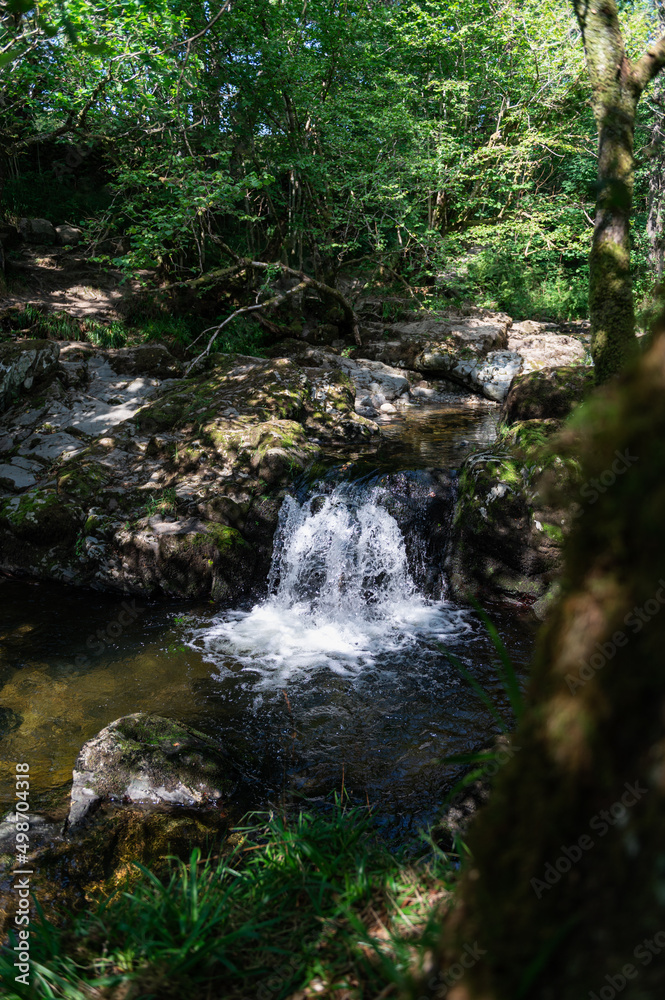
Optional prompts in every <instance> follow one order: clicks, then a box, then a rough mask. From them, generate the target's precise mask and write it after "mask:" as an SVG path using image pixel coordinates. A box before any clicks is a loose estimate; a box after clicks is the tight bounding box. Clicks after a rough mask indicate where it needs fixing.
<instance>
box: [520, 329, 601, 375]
mask: <svg viewBox="0 0 665 1000" xmlns="http://www.w3.org/2000/svg"><path fill="white" fill-rule="evenodd" d="M508 350H510V351H514V352H515V353H516V354H519V355H520V356H521V358H522V362H523V363H522V374H526V373H527V372H532V371H538V370H539V369H541V368H561V367H563V366H569V365H580V364H585V363H586V361H587V349H586V347H585V345H584V344H583V343H582V342H581V341H580V340H579V339H578V338H577V337H571V336H568V334H565V333H559V332H558V331H557V330H552V329H549V328H547V327H545V326H544V325H543V324H541V323H534V322H533V321H532V320H526V321H524V322H522V323H513V325H512V327H511V328H510V331H509V333H508Z"/></svg>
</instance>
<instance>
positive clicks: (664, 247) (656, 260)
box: [647, 0, 665, 284]
mask: <svg viewBox="0 0 665 1000" xmlns="http://www.w3.org/2000/svg"><path fill="white" fill-rule="evenodd" d="M655 6H656V11H657V13H658V21H659V23H660V27H661V30H664V29H665V2H664V0H655ZM652 101H653V105H654V121H653V128H652V130H651V143H650V146H651V151H652V155H651V162H650V165H649V202H648V205H649V214H648V216H647V235H648V237H649V242H650V244H651V253H650V259H651V266H652V267H653V270H654V273H655V275H656V281H657V282H658V283H659V284H660V282H661V281H662V280H663V271H664V270H665V232H664V225H665V147H664V143H665V86H664V85H663V81H662V78H661V77H658V79H657V80H656V85H655V87H654V93H653V95H652Z"/></svg>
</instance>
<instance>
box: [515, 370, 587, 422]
mask: <svg viewBox="0 0 665 1000" xmlns="http://www.w3.org/2000/svg"><path fill="white" fill-rule="evenodd" d="M594 384H595V381H594V372H593V368H588V367H585V366H580V365H572V366H564V367H558V368H545V369H543V370H541V371H533V372H528V373H526V374H523V375H518V376H517V378H516V379H515V380H514V382H513V384H512V386H511V389H510V392H509V393H508V396H507V398H506V402H505V405H504V410H503V417H504V420H505V422H506V423H507V424H512V423H515V422H516V421H518V420H547V419H555V420H562V419H564V418H565V417H567V416H568V414H569V413H570V411H571V410H572V408H573V407H574V406H576V405H577V404H578V403H580V402H581V401H582V400H583V399H584V397H585V396H587V395H588V394H589V393H590V392H591V390H592V389H593V387H594Z"/></svg>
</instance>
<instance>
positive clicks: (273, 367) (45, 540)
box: [0, 342, 377, 600]
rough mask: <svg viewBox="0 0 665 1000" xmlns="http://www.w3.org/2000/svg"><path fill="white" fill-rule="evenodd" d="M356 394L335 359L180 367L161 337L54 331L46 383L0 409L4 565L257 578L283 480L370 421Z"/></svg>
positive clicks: (146, 587)
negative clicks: (104, 338) (56, 354)
mask: <svg viewBox="0 0 665 1000" xmlns="http://www.w3.org/2000/svg"><path fill="white" fill-rule="evenodd" d="M28 343H29V344H30V345H31V346H30V352H32V353H34V351H33V347H32V345H33V344H34V343H35V342H28ZM51 347H53V348H54V349H55V350H56V351H57V345H49V348H51ZM12 349H14V350H18V348H15V347H14V345H12ZM23 353H25V352H23V351H22V350H18V358H19V366H22V367H21V371H22V370H23V367H25V364H26V362H25V361H21V358H22V357H23ZM30 356H32V354H31V355H30ZM26 370H27V369H26ZM354 396H355V390H354V386H353V383H352V382H351V381H350V379H349V377H348V376H347V374H346V373H345V372H344V371H342V370H339V369H334V370H330V371H327V370H326V371H323V370H317V371H316V372H315V373H312V376H311V377H310V376H309V375H308V373H307V372H306V371H305V370H303V369H302V368H300V367H299V366H297V365H295V364H294V363H293V362H291V361H289V360H287V359H286V358H283V357H282V358H277V359H274V360H265V359H261V358H248V357H242V356H239V355H234V356H229V355H227V356H224V357H222V359H221V360H219V361H218V362H217V364H216V365H215V367H214V368H212V369H211V370H210V371H208V372H205V373H203V374H200V375H198V376H196V377H194V378H182V372H181V367H180V365H179V363H178V362H177V361H176V360H175V359H174V358H173V357H172V356H171V355H170V353H169V352H168V351H167V349H166V348H165V347H163V346H162V345H147V346H145V347H138V348H126V349H122V350H107V351H103V350H98V349H95V348H94V347H92V346H91V345H88V344H80V343H78V342H71V343H68V342H63V343H62V344H61V352H60V360H59V363H58V365H57V366H56V367H55V368H54V369H53V371H52V372H51V376H50V384H48V385H46V387H45V388H44V387H42V389H40V392H39V394H34V393H33V396H32V398H30V399H27V400H26V402H25V403H23V404H21V405H17V404H15V405H14V406H12V407H11V408H10V409H9V410H8V411H7V413H6V415H5V416H4V419H3V424H4V433H3V434H2V435H0V568H4V569H7V570H11V571H23V572H26V573H29V574H30V575H33V576H37V577H41V578H45V579H55V580H61V581H64V582H70V583H77V584H81V585H85V586H93V587H96V588H99V589H112V590H116V591H117V590H119V591H122V592H125V593H137V594H138V593H150V594H158V593H162V594H166V595H169V596H187V597H203V596H211V597H213V598H215V599H222V600H227V599H228V600H235V599H237V598H239V597H240V596H242V595H243V594H244V593H246V592H247V590H248V589H252V588H255V587H256V581H257V579H258V580H263V579H265V577H266V574H267V570H268V566H269V562H270V551H271V544H272V535H273V532H274V529H275V526H276V521H277V513H278V509H279V505H280V501H281V496H282V493H281V492H280V491H282V490H283V489H284V487H285V486H286V485H287V484H288V483H289V482H290V481H291V479H292V478H293V477H294V476H297V475H298V474H300V472H301V471H302V470H303V469H304V467H305V466H306V465H307V464H308V463H309V462H311V461H312V460H314V459H316V458H317V457H319V456H320V455H321V454H322V451H323V450H324V449H325V450H326V451H327V452H330V453H332V454H337V451H338V450H340V451H341V452H342V453H344V452H345V451H346V449H348V447H349V445H351V446H352V447H353V446H357V445H358V444H361V445H365V446H366V444H367V442H369V441H371V439H372V435H374V434H376V433H377V427H376V424H374V423H373V422H371V421H369V420H367V419H365V418H364V417H363V416H361V415H358V414H357V413H356V412H355V410H354Z"/></svg>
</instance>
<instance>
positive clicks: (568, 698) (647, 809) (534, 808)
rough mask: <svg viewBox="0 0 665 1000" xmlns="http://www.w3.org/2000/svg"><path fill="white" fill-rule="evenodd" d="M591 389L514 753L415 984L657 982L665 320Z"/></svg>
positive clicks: (603, 990) (553, 989)
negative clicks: (647, 342) (629, 364)
mask: <svg viewBox="0 0 665 1000" xmlns="http://www.w3.org/2000/svg"><path fill="white" fill-rule="evenodd" d="M589 406H590V411H589V413H588V416H587V417H585V418H584V419H585V421H586V422H585V424H584V425H583V427H582V430H581V432H580V430H579V429H578V430H576V431H575V432H574V434H573V432H572V431H568V432H566V433H567V434H568V435H569V437H570V439H571V442H572V445H574V449H575V450H576V451H578V452H579V453H580V454H581V458H582V466H583V479H584V484H582V485H581V486H580V492H579V502H580V505H581V513H580V517H579V519H578V520H577V521H576V526H575V529H574V532H573V533H572V536H571V538H570V540H569V543H568V547H567V553H566V555H567V562H566V571H565V575H564V579H563V583H562V593H561V596H560V598H559V600H558V603H557V605H556V607H555V608H554V609H553V612H552V616H551V619H550V621H549V623H548V625H547V626H546V627H545V629H544V631H543V632H542V633H541V635H540V637H539V643H538V650H537V654H536V657H535V661H534V666H533V671H532V676H531V680H530V686H529V691H528V693H527V709H526V712H525V714H524V716H523V718H522V721H521V723H520V726H519V727H518V730H517V732H516V734H515V736H514V739H513V745H514V746H515V747H516V748H519V752H516V753H514V754H513V756H512V757H511V759H510V761H509V763H507V764H506V766H505V768H504V769H503V770H502V771H501V772H500V774H499V775H498V777H497V780H496V787H495V788H494V790H493V792H492V795H491V797H490V801H489V803H488V806H487V807H486V808H485V810H483V811H482V812H481V813H480V814H479V816H478V818H477V820H476V822H475V824H474V825H473V826H472V828H471V831H470V834H469V838H468V841H469V846H470V849H471V852H472V858H473V860H472V862H471V863H470V864H468V865H467V868H466V871H465V874H464V875H463V878H462V882H461V886H460V889H459V891H458V896H457V905H456V907H455V909H454V910H453V911H452V913H451V914H450V915H449V917H448V919H447V921H446V923H445V925H444V929H443V935H442V939H441V945H440V949H439V952H438V955H437V956H436V964H435V967H434V968H433V969H432V970H431V971H430V973H429V974H428V975H427V976H425V977H424V981H423V982H422V983H421V988H420V989H419V991H418V992H416V993H415V996H417V997H423V998H424V997H440V998H443V997H446V1000H581V998H584V1000H586V998H587V997H591V998H592V1000H598V998H601V1000H609V998H611V997H613V996H615V995H617V994H619V993H621V997H622V1000H651V998H655V997H657V996H663V995H665V989H664V987H665V657H664V656H663V649H664V648H665V532H663V529H662V512H663V510H665V449H664V448H663V440H664V439H665V335H662V336H660V337H659V338H658V339H657V340H656V341H655V343H654V346H653V348H652V349H651V351H650V352H649V354H647V355H646V356H645V357H644V358H643V359H642V360H641V362H640V364H639V366H637V367H635V368H633V369H631V370H630V371H629V372H628V373H626V374H625V375H624V376H623V377H622V378H620V379H618V380H616V381H613V382H612V383H611V385H609V386H607V387H605V388H604V389H603V390H601V392H600V393H599V395H598V397H597V398H596V399H594V400H592V401H591V402H590V404H589ZM654 949H655V950H654Z"/></svg>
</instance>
